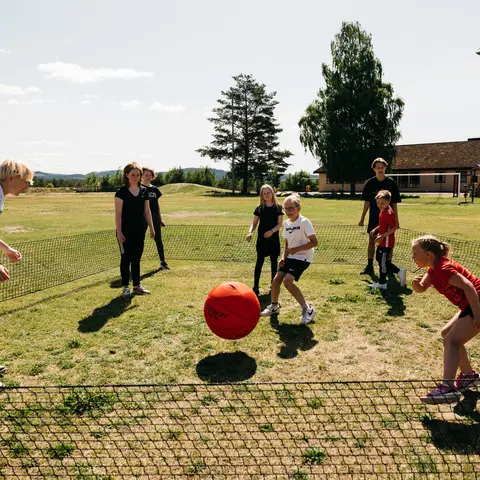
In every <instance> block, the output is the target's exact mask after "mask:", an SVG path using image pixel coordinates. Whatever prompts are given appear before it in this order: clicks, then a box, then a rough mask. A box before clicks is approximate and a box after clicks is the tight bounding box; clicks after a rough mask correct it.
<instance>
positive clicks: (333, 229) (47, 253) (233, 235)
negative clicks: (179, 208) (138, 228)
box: [0, 225, 480, 301]
mask: <svg viewBox="0 0 480 480" xmlns="http://www.w3.org/2000/svg"><path fill="white" fill-rule="evenodd" d="M247 230H248V228H247V227H245V226H242V225H235V226H234V225H220V226H219V225H171V226H168V227H166V228H164V229H162V237H163V240H164V246H165V253H166V258H167V260H168V261H171V260H208V261H213V262H216V261H231V262H254V261H255V258H256V252H255V239H253V240H252V242H251V243H247V242H246V240H245V236H246V232H247ZM315 232H316V234H317V237H318V242H319V243H318V248H317V249H316V252H315V259H314V262H315V263H320V264H335V263H336V264H345V265H363V264H364V263H365V260H366V245H367V234H366V233H365V230H364V229H363V228H360V227H357V226H345V225H343V226H342V225H323V226H315ZM420 235H422V233H421V232H415V231H411V230H404V229H401V230H399V231H398V232H397V234H396V244H395V250H394V261H395V263H396V264H397V265H399V266H401V267H404V268H407V269H409V270H414V267H415V265H414V264H413V262H412V259H411V247H410V244H411V240H412V239H413V238H415V237H417V236H420ZM440 238H441V239H443V240H446V241H448V242H449V243H450V244H451V245H452V247H453V259H455V260H456V261H459V262H460V263H462V265H464V266H465V267H467V268H468V269H470V270H471V271H472V272H473V273H476V274H480V243H479V242H472V241H467V240H459V239H455V238H448V237H440ZM14 247H15V248H17V249H18V250H19V251H20V252H21V253H22V255H23V259H22V261H21V262H18V263H16V264H13V265H10V264H9V265H8V268H9V270H10V273H11V280H10V281H9V282H7V283H5V284H3V285H2V288H1V289H0V301H4V300H7V299H9V298H14V297H18V296H20V295H25V294H28V293H32V292H35V291H38V290H42V289H45V288H49V287H53V286H56V285H61V284H63V283H67V282H70V281H73V280H77V279H79V278H83V277H87V276H89V275H94V274H96V273H100V272H104V271H106V270H110V269H112V268H115V267H118V265H119V262H120V253H119V248H118V244H117V241H116V238H115V232H114V231H111V230H103V231H97V232H92V233H84V234H80V235H72V236H68V237H61V238H53V239H48V240H39V241H35V242H24V243H19V244H16V245H14ZM143 258H144V259H145V260H153V259H158V256H157V251H156V246H155V243H154V242H153V240H151V239H150V238H148V239H147V240H146V243H145V252H144V255H143Z"/></svg>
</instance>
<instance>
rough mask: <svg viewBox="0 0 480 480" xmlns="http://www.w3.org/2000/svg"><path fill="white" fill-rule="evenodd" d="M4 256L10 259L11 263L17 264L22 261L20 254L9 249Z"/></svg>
mask: <svg viewBox="0 0 480 480" xmlns="http://www.w3.org/2000/svg"><path fill="white" fill-rule="evenodd" d="M5 255H6V256H7V257H8V258H9V259H10V261H11V262H12V263H15V262H18V261H19V260H21V259H22V254H21V253H20V252H19V251H18V250H15V249H14V248H10V247H8V249H7V250H6V251H5Z"/></svg>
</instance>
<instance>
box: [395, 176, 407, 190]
mask: <svg viewBox="0 0 480 480" xmlns="http://www.w3.org/2000/svg"><path fill="white" fill-rule="evenodd" d="M397 183H398V188H408V174H405V175H401V176H399V177H397Z"/></svg>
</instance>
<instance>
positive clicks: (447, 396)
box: [420, 383, 460, 405]
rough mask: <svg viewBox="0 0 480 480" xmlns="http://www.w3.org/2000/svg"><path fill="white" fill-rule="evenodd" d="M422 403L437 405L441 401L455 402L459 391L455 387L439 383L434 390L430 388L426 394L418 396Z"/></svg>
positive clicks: (458, 397) (458, 398)
mask: <svg viewBox="0 0 480 480" xmlns="http://www.w3.org/2000/svg"><path fill="white" fill-rule="evenodd" d="M420 400H421V401H422V403H426V404H427V405H438V404H441V403H456V402H458V401H459V400H460V392H458V391H457V390H456V389H455V387H451V386H450V385H445V384H444V383H439V384H438V385H437V388H435V390H432V391H431V392H430V393H427V395H423V397H420Z"/></svg>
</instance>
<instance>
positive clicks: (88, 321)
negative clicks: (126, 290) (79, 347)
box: [78, 297, 132, 333]
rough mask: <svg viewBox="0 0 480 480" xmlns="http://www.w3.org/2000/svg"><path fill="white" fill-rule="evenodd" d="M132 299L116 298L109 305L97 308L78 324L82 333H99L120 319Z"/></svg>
mask: <svg viewBox="0 0 480 480" xmlns="http://www.w3.org/2000/svg"><path fill="white" fill-rule="evenodd" d="M131 301H132V297H127V298H123V297H115V298H114V299H112V300H111V301H110V302H109V303H108V304H107V305H103V306H102V307H97V308H96V309H95V310H94V311H93V312H92V313H91V314H90V315H89V316H88V317H85V318H84V319H82V320H80V321H79V322H78V331H79V332H81V333H91V332H98V330H100V329H102V328H103V327H104V325H105V324H106V323H107V322H108V321H109V320H110V319H111V318H116V317H119V316H120V315H121V314H122V313H123V312H125V310H126V309H127V308H128V306H129V305H130V303H131Z"/></svg>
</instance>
